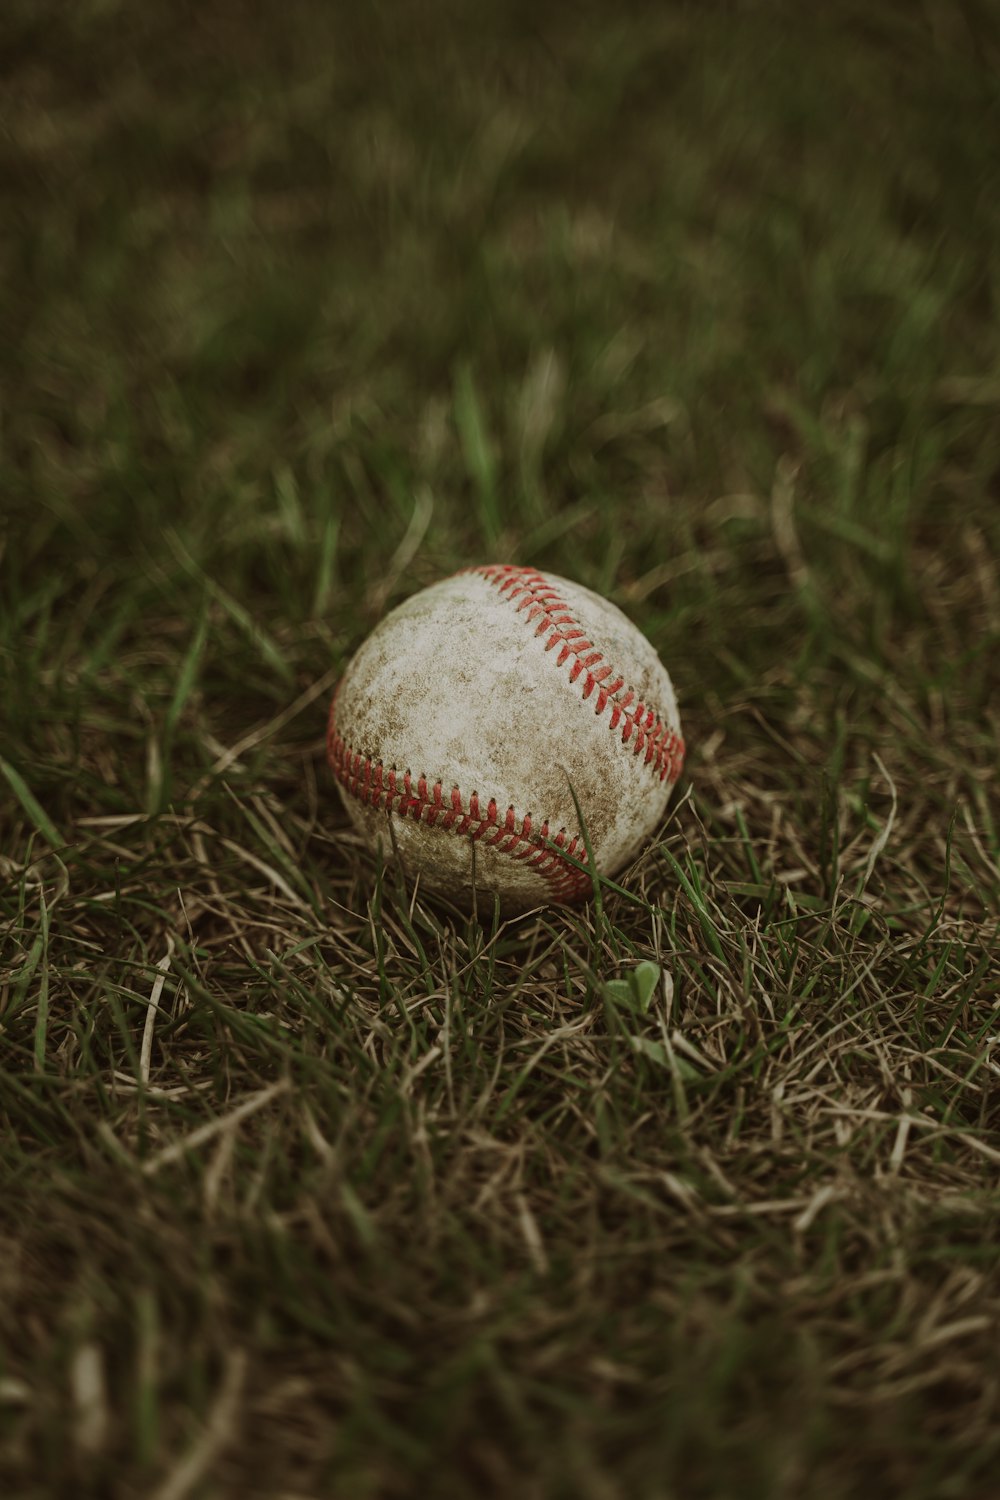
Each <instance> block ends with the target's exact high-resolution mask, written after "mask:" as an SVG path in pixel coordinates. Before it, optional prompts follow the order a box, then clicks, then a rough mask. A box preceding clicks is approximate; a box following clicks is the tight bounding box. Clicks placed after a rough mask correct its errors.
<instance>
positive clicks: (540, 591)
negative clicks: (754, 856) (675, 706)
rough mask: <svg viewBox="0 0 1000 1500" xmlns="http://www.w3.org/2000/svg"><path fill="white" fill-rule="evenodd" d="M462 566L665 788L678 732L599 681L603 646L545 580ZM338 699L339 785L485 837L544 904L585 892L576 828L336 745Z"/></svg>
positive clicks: (677, 750)
mask: <svg viewBox="0 0 1000 1500" xmlns="http://www.w3.org/2000/svg"><path fill="white" fill-rule="evenodd" d="M463 571H465V572H467V573H477V574H478V575H479V576H480V577H481V578H485V579H486V581H487V583H490V584H492V586H493V587H494V588H496V589H497V590H498V591H499V592H500V593H501V594H504V595H506V596H507V598H508V600H509V601H510V602H511V603H512V604H514V606H515V608H516V609H517V610H518V612H519V613H523V614H525V618H526V622H527V623H528V624H529V625H532V626H534V629H533V632H532V633H533V634H534V635H536V636H541V635H545V634H548V640H547V641H546V642H545V650H546V651H551V650H553V648H554V647H555V646H558V647H559V653H558V655H557V656H556V658H555V663H554V665H555V666H557V667H564V666H565V665H566V663H567V662H568V661H570V659H571V658H572V665H571V666H570V670H569V680H570V682H572V683H577V682H579V680H580V678H581V677H582V678H583V682H582V685H581V697H582V698H583V700H584V701H586V700H588V699H589V698H590V697H591V696H592V695H593V694H594V692H595V689H596V697H595V698H594V712H595V713H596V714H597V715H599V716H600V715H602V714H603V713H604V712H605V710H606V709H607V707H608V705H609V704H610V705H611V713H610V715H609V717H608V727H609V729H611V730H612V731H617V730H618V726H619V725H622V730H621V742H622V744H623V745H629V744H630V745H631V750H632V753H633V754H634V755H640V754H643V751H645V754H644V755H643V764H644V765H646V766H650V767H652V770H653V773H654V775H656V776H657V777H658V779H659V780H660V781H663V780H664V779H665V778H669V780H670V782H671V785H672V784H673V783H674V782H675V781H676V780H677V778H678V776H679V775H680V774H681V769H682V767H683V765H684V741H683V739H682V738H681V736H680V735H679V734H677V733H676V731H675V730H673V729H671V728H670V726H669V724H666V723H665V722H664V721H663V720H662V719H661V718H660V717H659V716H658V715H657V714H656V713H655V712H654V711H653V709H652V708H650V707H649V705H648V704H645V703H642V702H639V703H636V704H635V707H634V708H633V707H632V705H633V703H634V702H635V690H634V688H630V687H626V686H625V679H624V678H623V677H615V678H614V680H613V681H611V682H609V681H608V678H609V677H612V675H613V668H612V667H611V666H610V665H609V664H608V663H605V662H604V654H603V652H601V651H598V650H595V649H594V643H593V642H592V641H588V640H587V639H586V638H585V633H584V631H583V630H582V629H581V627H580V626H579V625H578V624H577V622H576V620H575V618H574V616H573V613H572V611H571V610H570V608H569V606H568V605H567V604H566V602H565V600H563V599H561V598H560V597H559V591H558V589H557V588H555V586H554V585H553V584H552V583H551V582H550V581H549V579H547V578H546V577H545V576H544V575H543V574H542V573H537V572H535V571H534V570H533V569H531V568H517V567H511V566H509V565H507V564H499V563H497V564H487V565H485V566H483V567H477V568H467V569H464V570H463ZM536 621H537V624H536V623H535V622H536ZM600 663H604V665H600ZM338 696H339V687H338V690H337V692H335V693H334V697H333V702H332V703H331V704H330V718H329V723H328V726H327V740H326V744H327V755H328V757H329V761H330V765H331V766H332V768H333V773H334V775H335V776H336V778H337V780H338V781H339V782H340V784H341V786H342V787H343V788H344V790H345V791H346V792H347V793H348V794H349V795H350V796H352V797H354V798H356V799H357V800H358V801H359V802H360V803H361V804H362V806H366V807H374V808H378V809H384V810H385V811H386V812H389V813H391V812H395V813H396V815H397V816H398V817H404V818H405V817H411V818H413V820H414V822H417V823H420V822H423V823H426V824H427V825H428V826H429V827H432V828H433V827H435V826H439V827H441V828H443V829H445V830H446V831H448V832H454V833H456V834H458V835H459V836H461V837H468V838H471V839H473V840H474V841H475V842H477V843H478V842H480V841H485V843H486V845H487V847H489V848H492V849H496V851H497V852H498V853H499V854H506V855H508V856H509V857H510V858H511V859H519V860H523V861H524V863H525V867H526V868H527V869H531V870H534V871H535V873H536V874H538V875H540V876H541V877H542V879H543V880H544V881H545V882H546V884H547V885H548V887H549V896H550V899H551V900H552V901H556V902H569V901H577V900H581V899H583V898H584V897H586V896H589V895H590V894H591V892H592V889H593V886H592V882H591V878H590V875H589V874H588V873H587V871H586V870H580V869H578V868H577V867H576V865H574V864H571V863H570V860H572V859H576V860H578V861H579V862H580V863H581V864H586V862H587V851H586V848H585V847H584V845H583V839H582V837H581V835H580V834H578V833H575V834H573V836H572V837H571V838H569V839H567V835H566V830H565V829H563V828H561V829H559V830H558V832H557V833H556V834H555V835H554V836H552V837H550V833H549V825H548V822H547V821H546V822H543V823H542V825H541V827H540V828H538V829H536V828H535V826H534V823H533V820H532V817H531V814H530V813H527V814H526V815H525V816H524V817H522V818H521V819H520V821H518V818H517V814H516V813H515V811H514V809H513V807H509V808H508V809H507V811H506V812H505V813H503V814H501V813H500V810H499V808H498V807H497V803H496V798H495V797H491V798H490V799H489V801H488V803H487V804H486V808H485V811H484V810H483V807H482V804H481V802H480V799H479V794H478V792H473V793H472V796H471V797H470V798H469V802H468V806H466V804H465V802H464V800H463V798H462V794H461V792H460V791H459V788H458V787H457V786H456V787H452V789H451V791H450V792H446V791H445V790H444V784H443V783H442V782H441V781H435V782H434V783H433V784H429V783H428V780H427V777H426V775H425V774H421V775H420V776H418V777H417V778H416V780H414V778H413V775H412V773H411V772H410V771H409V770H407V771H405V772H404V773H403V775H402V777H400V776H399V773H398V772H397V770H396V768H395V766H392V767H390V768H389V769H386V768H385V767H384V766H383V764H382V762H381V761H373V760H372V759H371V758H369V757H364V756H362V755H361V754H360V753H359V752H357V751H355V750H353V749H352V748H351V747H350V746H349V745H347V744H346V743H345V741H344V739H343V736H342V735H341V734H340V733H339V732H338V730H337V725H336V710H337V698H338ZM567 856H568V857H567Z"/></svg>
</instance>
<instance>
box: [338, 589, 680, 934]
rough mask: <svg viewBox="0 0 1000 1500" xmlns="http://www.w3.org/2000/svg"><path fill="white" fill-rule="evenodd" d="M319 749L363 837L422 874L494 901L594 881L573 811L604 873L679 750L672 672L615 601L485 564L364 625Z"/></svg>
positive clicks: (644, 831) (522, 900)
mask: <svg viewBox="0 0 1000 1500" xmlns="http://www.w3.org/2000/svg"><path fill="white" fill-rule="evenodd" d="M327 750H328V754H329V758H330V764H331V766H332V767H333V772H334V775H335V776H336V779H337V784H338V786H339V787H340V792H341V795H342V797H343V799H344V803H345V805H346V807H347V810H348V812H349V814H350V817H351V820H352V822H353V823H354V826H355V827H356V828H357V830H358V831H359V832H360V833H361V834H362V835H363V837H364V838H365V839H366V840H367V842H368V843H369V844H370V845H371V846H372V847H373V848H374V847H375V846H377V845H379V844H381V845H382V847H383V849H384V852H385V853H386V855H387V856H388V857H396V856H398V857H399V858H400V859H401V860H402V862H403V867H404V869H405V871H406V872H407V874H408V875H409V876H410V877H411V878H417V879H418V880H419V885H420V888H421V889H423V890H426V891H431V892H434V893H436V894H439V895H443V896H446V897H449V898H451V899H452V900H454V901H457V902H458V903H459V904H461V905H463V906H465V907H468V906H469V905H470V902H471V893H472V890H473V888H474V887H475V889H476V890H477V891H478V892H481V893H483V894H484V895H485V896H486V897H487V899H492V896H493V895H494V894H497V895H499V897H500V903H501V907H502V909H503V910H504V911H506V912H515V911H524V910H527V909H528V908H530V907H534V906H540V905H545V904H551V903H554V902H566V901H581V900H585V899H586V898H587V897H588V896H589V895H591V894H592V890H593V886H592V882H591V877H590V873H589V861H588V855H587V850H586V847H585V843H584V837H583V827H582V824H581V818H580V813H582V816H583V823H585V824H586V829H587V835H588V837H589V840H590V847H591V851H592V854H593V859H594V864H595V866H596V868H597V870H598V871H599V872H601V873H602V874H605V875H614V874H615V873H616V871H618V870H620V869H621V868H622V866H623V865H625V864H626V863H627V862H628V861H629V860H630V859H631V858H632V856H633V855H635V854H636V853H637V852H638V850H639V849H640V847H641V846H642V844H643V843H644V842H645V841H646V840H647V839H648V838H649V837H650V835H651V834H652V833H653V831H654V830H655V828H656V826H657V824H658V823H659V821H660V819H661V817H662V816H663V811H664V808H665V807H666V804H667V800H668V798H669V796H670V791H671V788H672V786H673V784H674V782H675V781H676V780H677V777H678V776H679V775H680V771H681V766H682V764H683V760H684V742H683V740H682V739H681V735H680V720H679V718H678V714H677V703H676V700H675V697H674V690H673V687H672V686H671V682H670V678H669V677H668V675H667V672H666V670H665V668H664V667H663V665H662V663H661V662H660V659H659V657H658V656H657V654H656V652H655V651H654V650H653V647H652V646H651V645H650V643H649V642H648V641H647V640H646V638H645V636H643V635H642V634H641V633H640V632H639V631H638V630H637V629H636V627H635V626H634V625H633V624H632V623H631V622H630V621H629V620H627V619H626V618H625V616H624V615H623V614H622V612H621V610H619V609H616V608H615V606H614V605H613V604H609V603H608V601H607V600H606V599H602V598H601V597H600V595H598V594H595V593H592V592H591V591H590V589H586V588H583V587H581V586H580V584H577V583H571V582H569V580H567V579H565V578H558V577H556V576H555V575H554V574H552V573H539V572H536V571H535V570H534V569H533V568H518V567H507V566H499V565H496V566H485V567H476V568H469V569H467V570H466V571H464V572H462V573H458V574H456V575H455V576H454V577H452V578H446V579H444V580H443V582H441V583H436V584H434V585H433V586H432V587H431V588H427V589H423V590H422V591H421V592H420V593H418V594H415V595H413V597H412V598H410V599H408V600H407V601H406V602H405V603H404V604H401V605H399V607H398V608H397V609H394V610H392V612H391V613H390V614H388V615H387V616H386V617H385V619H384V620H382V621H381V623H380V624H379V625H377V626H376V628H375V629H374V630H373V631H372V633H371V635H370V636H369V637H368V639H367V640H366V641H365V643H364V644H363V645H362V647H361V648H360V650H359V651H358V652H357V654H356V655H355V656H354V658H353V659H352V661H351V662H350V664H349V665H348V667H347V670H346V672H345V673H344V676H343V677H342V678H341V681H340V684H339V686H338V688H337V691H336V693H335V694H334V699H333V703H332V705H331V708H330V721H329V729H328V734H327ZM571 787H572V791H571V790H570V788H571ZM573 792H575V793H576V802H577V804H578V805H579V810H580V813H578V812H577V806H576V805H575V804H574V800H573Z"/></svg>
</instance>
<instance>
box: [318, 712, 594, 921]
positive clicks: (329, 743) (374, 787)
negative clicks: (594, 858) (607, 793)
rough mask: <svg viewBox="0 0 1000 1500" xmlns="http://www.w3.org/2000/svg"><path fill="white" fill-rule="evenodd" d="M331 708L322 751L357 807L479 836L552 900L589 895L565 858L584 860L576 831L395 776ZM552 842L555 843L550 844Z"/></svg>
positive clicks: (582, 874) (585, 880)
mask: <svg viewBox="0 0 1000 1500" xmlns="http://www.w3.org/2000/svg"><path fill="white" fill-rule="evenodd" d="M336 709H337V696H336V694H335V695H334V699H333V702H332V703H331V704H330V718H329V723H328V725H327V735H326V749H327V755H328V757H329V761H330V765H331V766H332V768H333V774H334V776H336V778H337V780H338V781H339V782H340V784H341V786H342V787H343V788H344V790H345V791H346V792H347V793H348V794H349V795H350V796H351V797H354V798H356V799H357V801H358V802H360V803H361V804H362V806H364V807H374V808H379V809H384V810H385V811H386V812H390V813H391V812H395V813H396V814H397V816H399V817H404V818H406V817H410V818H412V819H413V820H414V822H416V823H421V822H423V823H426V824H428V826H430V827H434V825H435V824H436V823H438V822H439V820H440V826H441V827H442V828H446V829H451V830H453V831H454V832H455V833H457V834H463V835H467V836H468V837H469V838H471V839H473V840H474V841H475V842H476V843H479V842H480V841H481V842H483V843H485V844H486V845H487V846H488V847H489V848H491V849H496V851H497V853H498V854H507V855H509V856H510V857H511V859H520V860H524V861H525V862H526V865H527V868H528V869H533V870H534V871H535V872H536V874H538V875H540V876H541V877H542V879H543V880H544V881H545V882H546V884H547V885H548V887H549V897H550V899H551V900H552V901H556V902H564V901H578V900H582V899H583V898H584V897H586V896H588V895H590V893H591V889H592V885H591V879H590V876H589V875H588V874H587V872H586V871H585V870H579V869H577V867H576V866H575V865H573V864H570V862H569V860H570V859H577V860H579V861H580V863H581V864H586V862H587V851H586V849H585V848H584V847H583V840H582V839H581V837H580V835H579V834H574V835H573V837H572V838H571V839H569V840H568V841H567V836H566V831H565V829H560V830H559V831H558V833H557V834H556V835H555V837H554V838H552V839H550V838H549V825H548V823H547V822H545V823H543V824H542V826H541V828H539V829H537V830H536V829H535V827H534V823H533V820H532V817H531V814H530V813H527V814H526V815H525V816H524V817H523V818H521V819H520V820H518V817H517V814H516V813H515V811H514V809H513V807H508V808H507V811H506V812H505V813H501V812H500V810H499V808H498V807H497V802H496V798H495V797H491V798H490V800H489V802H488V803H487V804H486V807H485V809H484V808H483V805H482V803H481V801H480V799H479V794H478V792H473V793H472V796H471V797H470V798H469V804H468V807H466V806H465V803H464V802H463V800H462V794H461V792H460V791H459V789H458V787H457V786H456V787H452V789H451V791H450V793H449V792H446V791H445V790H444V786H443V783H442V782H440V781H435V782H434V783H433V785H431V784H429V783H428V781H427V777H426V776H418V777H416V778H414V776H413V775H412V774H411V773H410V772H409V771H405V772H404V773H403V775H402V777H400V776H399V774H398V772H397V771H396V768H395V766H393V767H392V768H391V769H389V770H386V769H385V767H384V766H383V765H382V762H381V761H373V760H371V759H370V758H368V757H363V756H361V755H359V754H358V753H357V752H356V751H354V750H352V749H351V747H350V746H349V745H347V744H345V742H344V738H343V736H342V735H341V734H340V733H339V732H338V730H337V724H336ZM394 804H395V805H394ZM553 844H554V845H556V846H557V847H556V848H552V847H551V846H552V845H553ZM564 855H568V856H569V859H567V858H564Z"/></svg>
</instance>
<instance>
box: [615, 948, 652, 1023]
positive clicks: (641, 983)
mask: <svg viewBox="0 0 1000 1500" xmlns="http://www.w3.org/2000/svg"><path fill="white" fill-rule="evenodd" d="M662 977H663V971H662V969H661V968H660V966H659V964H654V963H650V961H649V960H648V959H645V960H644V961H643V962H642V963H640V964H636V966H635V968H634V969H632V970H631V971H630V972H629V974H628V975H627V977H626V978H625V979H609V980H608V982H607V984H606V985H605V986H604V995H605V998H606V999H608V1000H610V1001H611V1002H612V1003H613V1004H614V1005H627V1006H628V1008H629V1010H636V1011H638V1012H639V1013H640V1014H641V1015H645V1014H646V1012H647V1011H648V1010H649V1007H650V1006H651V1005H652V1003H653V996H654V995H655V994H656V991H657V987H658V986H659V984H660V980H661V979H662Z"/></svg>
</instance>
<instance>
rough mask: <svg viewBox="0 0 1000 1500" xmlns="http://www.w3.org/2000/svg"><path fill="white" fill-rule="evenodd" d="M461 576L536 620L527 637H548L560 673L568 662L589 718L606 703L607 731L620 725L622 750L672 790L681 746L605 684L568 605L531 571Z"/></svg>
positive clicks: (604, 672)
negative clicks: (588, 704)
mask: <svg viewBox="0 0 1000 1500" xmlns="http://www.w3.org/2000/svg"><path fill="white" fill-rule="evenodd" d="M464 571H465V572H467V573H476V574H478V575H479V577H480V578H485V579H486V582H487V583H489V584H492V586H493V587H494V588H495V589H497V590H498V592H499V593H501V594H505V595H506V596H507V598H508V599H509V600H510V601H511V602H513V603H515V608H516V609H517V610H518V611H526V612H527V619H528V622H529V623H530V624H534V622H535V620H536V619H537V620H538V624H537V625H535V629H534V632H533V633H534V634H535V635H544V634H545V633H546V632H547V633H548V640H547V641H546V642H545V650H546V651H551V650H552V649H553V648H554V647H555V646H558V647H559V653H558V655H557V656H556V660H555V665H556V666H557V667H564V666H565V665H566V663H567V662H568V661H569V660H570V658H571V657H572V658H573V661H572V665H571V666H570V669H569V680H570V682H573V683H576V682H579V681H580V678H581V677H582V678H583V682H582V684H581V687H582V692H581V697H582V698H583V699H584V700H586V699H589V698H590V697H591V695H592V694H593V692H594V689H595V688H596V689H597V696H596V698H595V699H594V712H595V713H596V714H598V715H601V714H603V713H604V711H605V709H606V708H607V706H608V704H609V703H610V705H611V713H610V716H609V718H608V727H609V728H610V729H612V730H617V728H618V726H619V724H620V725H621V726H622V730H621V742H622V744H623V745H630V746H631V750H632V753H633V755H642V753H643V751H645V755H644V756H643V764H644V765H646V766H650V767H651V768H652V771H653V774H654V775H655V776H657V777H658V778H659V780H660V781H664V780H669V782H670V784H671V786H672V785H673V784H674V782H675V781H676V780H677V778H678V776H679V775H680V774H681V770H682V768H683V766H684V741H683V740H682V738H681V736H680V735H679V734H677V733H676V731H675V730H673V729H671V728H670V726H669V724H666V723H664V721H663V720H662V719H661V718H660V717H659V715H658V714H656V713H654V711H653V709H651V708H650V707H649V705H648V704H647V703H641V702H640V703H636V705H635V707H634V708H633V707H632V704H633V702H634V700H635V690H634V689H633V688H626V687H625V679H624V678H623V677H616V678H615V680H614V681H613V682H608V681H607V678H608V677H610V676H611V675H612V670H613V669H612V668H611V666H610V665H608V664H607V663H605V664H604V665H603V666H600V667H598V663H599V662H604V653H603V652H602V651H597V650H595V649H594V642H593V641H588V640H587V639H586V637H585V633H584V631H583V630H582V629H581V627H580V626H579V624H578V623H577V621H576V619H575V618H574V616H573V613H572V611H571V609H570V607H569V605H568V604H567V603H566V602H565V600H564V599H561V598H560V597H559V591H558V589H557V588H556V587H555V586H554V584H553V583H552V582H551V580H550V579H548V578H546V577H545V575H544V574H543V573H538V572H536V571H535V570H534V569H533V568H517V567H513V566H511V565H510V564H508V563H487V564H485V565H484V566H482V567H478V568H466V569H464ZM595 668H596V670H595ZM623 689H624V691H623Z"/></svg>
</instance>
